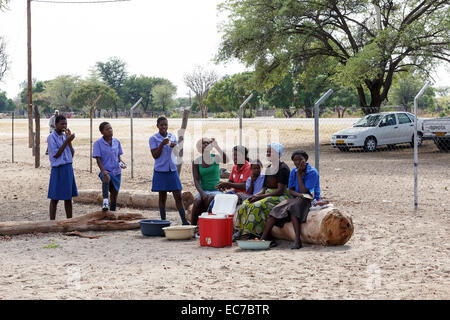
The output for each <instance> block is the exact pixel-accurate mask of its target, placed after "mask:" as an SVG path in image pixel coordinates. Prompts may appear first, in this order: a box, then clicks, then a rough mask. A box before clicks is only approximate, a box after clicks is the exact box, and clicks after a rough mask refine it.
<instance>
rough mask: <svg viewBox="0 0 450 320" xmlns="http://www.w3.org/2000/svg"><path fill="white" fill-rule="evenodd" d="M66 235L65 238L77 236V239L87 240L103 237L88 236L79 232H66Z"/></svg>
mask: <svg viewBox="0 0 450 320" xmlns="http://www.w3.org/2000/svg"><path fill="white" fill-rule="evenodd" d="M64 235H65V236H77V237H80V238H86V239H98V238H100V237H101V236H87V235H85V234H82V233H80V232H78V231H72V232H66V233H64Z"/></svg>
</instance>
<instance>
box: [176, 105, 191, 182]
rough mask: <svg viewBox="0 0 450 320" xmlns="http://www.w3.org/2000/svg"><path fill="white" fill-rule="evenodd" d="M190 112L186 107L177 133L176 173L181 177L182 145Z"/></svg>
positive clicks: (189, 108)
mask: <svg viewBox="0 0 450 320" xmlns="http://www.w3.org/2000/svg"><path fill="white" fill-rule="evenodd" d="M190 112H191V107H187V108H185V109H184V110H183V120H182V121H181V129H180V130H179V131H178V146H179V152H178V157H177V162H178V164H177V171H178V175H179V176H180V177H181V166H182V164H183V145H184V133H185V131H186V128H187V122H188V118H189V113H190Z"/></svg>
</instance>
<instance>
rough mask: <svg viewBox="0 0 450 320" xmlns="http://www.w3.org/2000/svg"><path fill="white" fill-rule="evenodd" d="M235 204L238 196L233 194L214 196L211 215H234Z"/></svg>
mask: <svg viewBox="0 0 450 320" xmlns="http://www.w3.org/2000/svg"><path fill="white" fill-rule="evenodd" d="M237 202H238V196H237V195H235V194H225V193H223V194H216V196H215V197H214V206H213V208H212V213H213V214H216V215H228V214H234V210H236V206H237Z"/></svg>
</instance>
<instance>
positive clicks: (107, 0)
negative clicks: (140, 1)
mask: <svg viewBox="0 0 450 320" xmlns="http://www.w3.org/2000/svg"><path fill="white" fill-rule="evenodd" d="M31 1H32V2H44V3H56V4H91V3H93V4H94V3H95V4H98V3H111V2H126V1H132V0H94V1H56V0H55V1H51V0H31Z"/></svg>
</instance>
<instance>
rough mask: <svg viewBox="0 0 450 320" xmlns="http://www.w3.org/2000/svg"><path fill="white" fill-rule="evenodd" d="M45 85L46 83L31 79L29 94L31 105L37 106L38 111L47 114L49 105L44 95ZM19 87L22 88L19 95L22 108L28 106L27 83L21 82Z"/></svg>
mask: <svg viewBox="0 0 450 320" xmlns="http://www.w3.org/2000/svg"><path fill="white" fill-rule="evenodd" d="M46 83H47V81H39V80H37V79H32V81H31V94H32V96H33V104H35V105H37V106H38V107H39V109H40V110H41V111H43V112H49V105H50V101H49V99H48V97H47V96H46V95H45V94H44V90H45V85H46ZM20 86H21V87H22V91H21V92H20V94H19V96H20V102H21V103H22V105H23V106H26V105H27V104H28V83H27V81H24V82H22V84H21V85H20ZM25 109H26V107H25Z"/></svg>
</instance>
